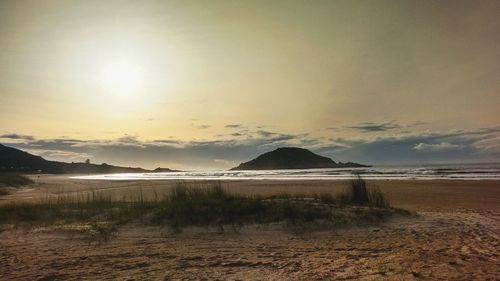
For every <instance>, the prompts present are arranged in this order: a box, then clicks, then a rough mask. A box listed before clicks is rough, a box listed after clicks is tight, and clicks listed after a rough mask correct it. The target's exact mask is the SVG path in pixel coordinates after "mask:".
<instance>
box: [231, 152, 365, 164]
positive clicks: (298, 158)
mask: <svg viewBox="0 0 500 281" xmlns="http://www.w3.org/2000/svg"><path fill="white" fill-rule="evenodd" d="M350 167H369V166H366V165H361V164H358V163H352V162H348V163H342V162H338V163H337V162H335V161H333V160H332V159H330V158H328V157H324V156H321V155H318V154H315V153H313V152H311V151H309V150H307V149H303V148H298V147H281V148H278V149H276V150H273V151H271V152H267V153H264V154H262V155H260V156H258V157H257V158H255V159H253V160H250V161H248V162H245V163H242V164H240V165H239V166H238V167H234V168H232V169H231V170H275V169H314V168H350Z"/></svg>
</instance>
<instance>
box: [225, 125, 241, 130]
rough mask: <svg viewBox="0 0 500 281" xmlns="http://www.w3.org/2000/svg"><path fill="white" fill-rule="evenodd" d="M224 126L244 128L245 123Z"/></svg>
mask: <svg viewBox="0 0 500 281" xmlns="http://www.w3.org/2000/svg"><path fill="white" fill-rule="evenodd" d="M224 127H226V128H231V129H238V128H243V125H242V124H228V125H226V126H224Z"/></svg>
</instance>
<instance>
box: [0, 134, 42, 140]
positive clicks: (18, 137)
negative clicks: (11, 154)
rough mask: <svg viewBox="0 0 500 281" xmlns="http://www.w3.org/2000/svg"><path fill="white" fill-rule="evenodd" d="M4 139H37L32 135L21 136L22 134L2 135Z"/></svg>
mask: <svg viewBox="0 0 500 281" xmlns="http://www.w3.org/2000/svg"><path fill="white" fill-rule="evenodd" d="M0 138H2V139H13V140H34V139H35V137H33V136H30V135H21V134H4V135H0Z"/></svg>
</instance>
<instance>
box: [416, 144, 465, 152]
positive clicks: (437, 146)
mask: <svg viewBox="0 0 500 281" xmlns="http://www.w3.org/2000/svg"><path fill="white" fill-rule="evenodd" d="M459 147H460V145H457V144H452V143H449V142H441V143H423V142H421V143H418V144H416V145H415V146H414V147H413V149H414V150H421V151H437V150H448V149H454V148H459Z"/></svg>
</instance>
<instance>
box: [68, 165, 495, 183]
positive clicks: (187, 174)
mask: <svg viewBox="0 0 500 281" xmlns="http://www.w3.org/2000/svg"><path fill="white" fill-rule="evenodd" d="M355 174H359V175H361V176H362V177H363V178H365V179H373V180H436V179H442V180H457V179H458V180H500V164H474V165H449V166H443V165H440V166H427V167H422V166H418V167H370V168H329V169H305V170H262V171H255V170H252V171H227V170H196V171H183V172H166V173H119V174H105V175H89V176H77V177H72V178H76V179H93V180H250V179H251V180H345V179H351V178H352V177H353V175H355Z"/></svg>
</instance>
